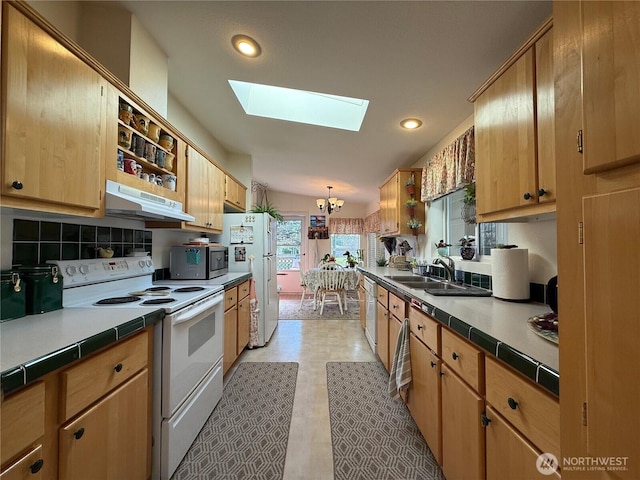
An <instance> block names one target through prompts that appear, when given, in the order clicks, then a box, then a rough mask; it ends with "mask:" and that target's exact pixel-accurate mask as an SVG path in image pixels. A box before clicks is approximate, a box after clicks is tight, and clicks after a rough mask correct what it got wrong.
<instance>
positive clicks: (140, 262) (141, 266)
mask: <svg viewBox="0 0 640 480" xmlns="http://www.w3.org/2000/svg"><path fill="white" fill-rule="evenodd" d="M138 265H140V268H144V260H139V261H138Z"/></svg>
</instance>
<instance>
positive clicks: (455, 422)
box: [442, 363, 506, 480]
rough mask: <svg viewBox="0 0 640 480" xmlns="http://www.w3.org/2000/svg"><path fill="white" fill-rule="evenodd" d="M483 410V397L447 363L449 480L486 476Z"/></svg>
mask: <svg viewBox="0 0 640 480" xmlns="http://www.w3.org/2000/svg"><path fill="white" fill-rule="evenodd" d="M483 411H484V400H483V399H482V397H481V396H480V395H478V394H477V393H476V392H474V391H473V390H472V389H471V388H469V387H468V386H467V385H465V383H464V382H463V381H462V380H460V378H458V376H457V375H455V374H454V373H453V371H452V370H451V369H449V368H448V367H447V365H446V364H445V363H443V364H442V418H443V421H442V470H443V472H444V476H445V477H446V478H447V480H467V479H470V478H473V479H477V480H482V479H484V475H485V470H484V466H485V462H484V456H485V444H484V442H485V440H484V430H483V428H482V424H481V423H480V416H481V415H482V412H483ZM505 478H506V477H505Z"/></svg>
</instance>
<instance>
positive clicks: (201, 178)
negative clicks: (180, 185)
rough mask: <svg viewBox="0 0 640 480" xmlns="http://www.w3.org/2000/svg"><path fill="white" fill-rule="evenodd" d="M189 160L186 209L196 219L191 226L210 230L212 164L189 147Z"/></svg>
mask: <svg viewBox="0 0 640 480" xmlns="http://www.w3.org/2000/svg"><path fill="white" fill-rule="evenodd" d="M188 153H189V155H188V158H187V196H186V200H187V201H186V205H187V207H186V209H187V212H188V213H189V214H190V215H193V216H194V217H195V220H194V221H193V222H189V224H190V225H197V226H199V227H205V228H209V224H210V223H211V222H210V220H209V186H208V181H207V180H208V178H209V165H211V163H210V162H209V161H208V160H207V159H206V158H204V157H203V156H202V155H200V153H198V151H197V150H196V149H194V148H191V146H189V151H188Z"/></svg>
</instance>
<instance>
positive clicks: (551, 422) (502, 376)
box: [486, 358, 560, 458]
mask: <svg viewBox="0 0 640 480" xmlns="http://www.w3.org/2000/svg"><path fill="white" fill-rule="evenodd" d="M486 380H487V395H486V399H487V403H490V404H491V405H492V406H493V408H495V409H496V410H497V411H498V413H500V415H502V416H503V417H504V418H505V419H506V420H507V421H508V422H510V423H511V424H512V425H513V426H514V427H515V428H517V429H518V430H520V432H522V434H523V435H524V436H525V437H527V438H528V439H529V440H530V441H531V443H533V444H534V445H535V446H536V447H538V448H539V449H540V450H541V451H542V452H549V453H553V454H554V455H555V456H556V457H558V458H560V405H559V403H558V401H557V399H556V398H555V397H553V396H552V395H549V394H548V393H545V392H544V391H542V390H541V389H540V388H538V387H536V386H535V385H534V384H533V383H531V381H529V380H527V379H525V378H524V377H522V376H521V375H520V374H517V373H515V372H514V371H512V370H511V369H510V368H508V367H506V366H505V365H503V364H501V363H500V362H499V361H498V360H496V359H494V358H487V360H486Z"/></svg>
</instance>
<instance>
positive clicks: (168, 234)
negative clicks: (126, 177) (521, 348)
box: [2, 5, 637, 456]
mask: <svg viewBox="0 0 640 480" xmlns="http://www.w3.org/2000/svg"><path fill="white" fill-rule="evenodd" d="M554 8H555V6H554ZM558 8H559V9H560V10H559V13H560V14H561V16H560V17H559V19H560V20H561V21H564V22H567V23H566V24H565V23H561V25H562V26H563V28H566V30H561V31H563V32H564V31H567V32H571V31H572V30H570V28H569V27H574V25H572V24H571V21H570V19H571V13H575V12H572V11H571V10H570V8H571V5H569V6H564V7H558ZM567 12H568V13H567ZM562 15H564V16H562ZM557 22H558V18H556V19H555V20H554V29H555V28H556V27H557V26H558V23H557ZM568 44H569V45H572V44H571V43H570V42H569V43H568ZM562 45H564V44H562ZM567 48H568V47H567ZM569 58H571V57H569ZM564 72H565V75H566V79H565V78H564V77H562V79H563V81H565V82H566V83H567V88H574V86H575V83H571V82H575V76H572V75H574V71H573V70H571V65H570V64H569V61H568V60H567V65H565V70H564ZM556 75H558V73H557V72H556ZM563 98H564V97H563ZM578 98H579V97H578ZM565 101H568V100H565ZM181 113H182V114H183V115H184V114H186V112H181ZM562 121H564V122H567V123H568V124H570V125H571V128H569V127H567V131H573V130H577V129H575V128H573V126H574V124H571V122H575V121H576V120H575V119H573V118H568V117H567V118H564V117H562ZM468 122H469V120H468V119H467V123H466V124H465V123H464V122H462V123H461V126H460V128H459V130H457V131H456V129H454V131H453V132H452V133H451V135H450V136H451V137H452V138H455V137H457V136H458V135H459V134H460V133H461V132H462V131H464V130H465V128H464V127H466V126H468V125H469V123H468ZM556 129H558V125H556ZM193 131H194V132H196V133H195V134H194V133H192V132H191V131H190V132H189V135H190V136H193V138H195V139H197V140H199V138H200V136H199V135H198V134H197V131H198V127H197V126H196V127H195V128H194V130H193ZM444 137H446V135H442V136H440V137H439V138H443V139H444ZM449 141H450V140H449ZM449 141H444V140H443V142H442V143H443V144H446V143H449ZM208 143H210V142H202V143H201V142H199V141H198V142H197V144H199V145H203V146H204V145H205V144H208ZM572 143H573V138H572ZM572 146H573V145H572ZM203 148H204V147H203ZM439 148H440V149H441V148H442V146H440V147H439ZM560 148H564V149H565V150H566V151H563V153H565V154H566V156H569V155H570V154H571V155H572V156H575V155H576V153H575V152H573V151H571V150H570V149H569V148H568V147H567V146H566V145H565V144H564V143H561V144H560V145H559V146H557V149H560ZM219 149H221V147H220V146H219V145H213V147H212V148H207V151H208V152H217V151H218V150H219ZM434 150H436V151H437V150H438V147H437V146H436V147H434ZM587 151H588V150H587ZM220 156H221V157H222V158H224V157H226V155H220ZM233 157H234V160H237V164H239V167H237V166H236V162H235V161H234V162H233V165H234V168H238V169H237V170H235V169H234V175H235V176H237V178H240V179H243V181H242V182H240V183H245V184H247V185H250V179H251V174H248V171H249V170H250V167H249V164H250V160H249V159H248V158H247V156H243V155H233ZM216 158H218V157H217V156H216ZM592 158H593V157H592ZM621 158H622V160H621V161H619V162H612V165H613V167H611V168H608V167H607V166H606V165H595V166H588V167H587V168H586V169H585V173H588V174H590V175H592V177H589V178H596V177H597V178H598V179H600V178H602V182H601V183H602V185H599V186H598V187H595V186H593V185H591V184H588V182H586V180H585V185H583V186H576V185H575V184H574V183H573V182H571V181H567V179H568V178H571V177H568V176H569V175H570V174H571V173H572V172H567V171H564V170H562V171H559V172H558V175H559V179H562V178H564V179H565V182H564V183H563V182H562V181H558V194H560V193H561V192H562V188H568V189H570V191H569V192H568V194H569V195H571V198H574V197H575V195H576V192H579V191H584V192H591V193H606V192H607V190H606V188H607V187H606V185H607V184H611V182H614V181H618V182H619V184H622V185H623V187H625V188H627V189H628V188H631V187H633V186H634V185H635V184H634V183H633V178H634V176H633V175H634V172H635V170H634V168H635V167H634V166H633V165H630V166H629V165H627V164H629V163H630V160H627V158H631V156H630V155H628V154H624V152H623V154H621ZM421 160H422V159H421ZM596 161H597V160H596ZM423 163H424V162H423V161H419V162H417V163H416V166H418V164H419V166H422V164H423ZM576 163H577V164H581V161H580V157H578V162H576ZM229 168H231V167H229ZM394 168H395V167H394ZM392 170H393V169H392V168H391V169H389V173H390V172H391V171H392ZM608 170H611V173H607V171H608ZM594 172H595V175H594ZM561 174H562V175H565V177H561ZM620 174H622V175H620ZM636 178H637V177H636ZM379 183H380V180H378V181H377V182H375V183H374V185H376V186H377V185H378V184H379ZM609 188H611V189H612V190H617V189H618V188H619V187H609ZM580 189H582V190H580ZM589 189H591V190H589ZM630 198H632V197H630ZM270 200H271V201H272V203H274V204H276V205H278V206H279V207H280V208H281V209H282V210H283V211H287V210H290V211H293V210H299V206H300V205H305V204H310V207H309V209H308V210H309V211H310V212H311V211H313V209H314V205H313V204H314V200H313V198H308V197H307V198H304V199H300V198H295V197H294V198H291V199H290V201H289V203H287V202H286V201H284V199H282V197H281V194H279V193H277V192H276V191H274V192H273V193H272V192H270ZM296 201H298V203H296ZM632 201H633V200H632ZM303 202H304V203H303ZM357 203H358V202H357V201H355V200H354V201H353V202H350V204H351V205H354V209H353V210H351V211H350V212H349V213H348V214H347V213H345V212H338V213H336V215H341V216H349V217H351V216H361V217H364V216H366V215H368V214H369V213H371V212H372V211H373V209H371V208H370V207H369V206H365V205H363V206H362V207H361V212H358V211H357V210H356V209H355V205H356V204H357ZM289 205H297V206H298V208H293V207H290V206H289ZM570 205H572V207H571V209H568V210H564V211H563V210H561V209H558V217H559V220H560V219H562V218H563V217H562V215H568V216H572V217H571V218H569V219H568V220H567V221H566V222H560V221H559V222H558V226H559V228H558V230H559V232H560V233H561V234H560V235H558V242H559V244H558V249H559V250H558V253H559V254H558V255H557V258H558V270H559V273H560V276H561V277H562V272H563V262H562V260H563V259H564V260H565V261H567V259H573V260H572V262H571V264H568V265H564V269H566V270H565V271H566V272H567V273H566V276H567V278H572V277H573V275H574V272H573V270H574V268H575V265H582V261H581V260H580V259H578V260H576V257H575V256H576V255H577V252H576V250H577V249H576V246H575V245H573V243H571V240H573V239H575V237H576V230H577V229H578V227H577V226H576V225H577V223H578V222H577V221H575V220H576V219H575V218H573V217H575V216H576V215H577V213H576V212H577V210H575V209H576V208H579V207H576V205H575V204H573V203H571V204H570ZM16 218H18V219H27V220H29V219H33V220H34V221H40V220H42V221H47V222H51V221H52V220H51V218H50V217H47V216H41V215H38V214H32V213H26V214H23V212H17V213H16V210H13V211H7V210H6V209H3V215H2V222H3V224H2V262H3V268H5V267H8V266H10V264H11V260H9V261H7V260H6V259H11V258H12V255H13V251H12V244H11V243H12V239H13V234H12V231H13V219H16ZM601 221H603V220H601ZM65 222H66V221H65ZM54 223H55V222H54ZM636 223H637V222H636ZM77 224H79V225H80V226H85V225H86V226H92V225H93V226H95V227H96V228H100V227H103V228H104V227H111V228H121V229H126V230H132V231H136V230H138V231H141V232H142V231H145V230H146V229H145V228H144V227H143V226H142V224H141V223H140V222H136V221H123V220H114V219H105V220H102V219H90V218H82V219H81V220H77ZM631 224H633V222H631ZM518 225H519V226H518V227H516V229H515V231H516V232H517V231H518V230H519V229H521V230H520V231H521V232H522V233H520V234H519V235H520V238H519V239H517V240H514V239H513V238H512V237H511V235H512V230H511V229H510V237H509V238H510V242H513V243H517V244H523V245H524V244H526V245H527V246H530V245H533V247H531V248H540V249H541V250H544V254H543V255H540V258H541V259H542V261H541V263H542V266H541V268H540V269H538V268H533V269H532V270H533V272H534V278H532V281H533V282H534V283H539V284H543V283H545V282H546V280H548V278H549V276H550V275H549V274H548V273H549V271H551V270H553V266H554V263H555V262H554V261H553V259H554V256H555V255H554V251H555V247H548V243H547V242H545V239H548V238H553V237H555V235H554V234H555V231H554V230H555V229H554V226H553V222H549V221H545V220H542V221H541V222H539V223H538V224H536V222H533V223H531V224H530V225H527V226H521V225H526V224H518ZM541 225H542V227H541ZM614 228H620V227H615V225H614ZM620 231H623V229H620ZM98 234H99V232H98ZM516 235H518V234H516ZM536 235H539V240H540V242H539V244H540V247H537V246H536V245H537V244H538V242H536V241H532V240H531V239H532V238H536V237H535V236H536ZM585 235H586V236H587V238H588V239H589V238H591V237H589V236H588V235H589V230H588V229H586V230H585ZM193 236H194V235H193V232H176V231H169V230H161V229H154V230H153V239H152V241H151V252H152V256H153V259H154V263H157V267H158V268H167V267H168V250H169V247H170V246H171V245H172V244H175V243H182V242H184V241H187V240H188V239H189V238H192V237H193ZM27 238H29V237H27ZM520 239H523V240H522V241H520ZM524 239H526V241H525V240H524ZM434 241H437V240H436V238H428V241H424V242H422V245H423V247H424V246H426V245H431V244H433V243H434ZM603 241H606V240H603ZM43 242H46V239H40V238H38V239H36V240H34V239H31V240H30V241H27V240H25V243H28V244H30V245H28V246H27V247H25V251H26V252H28V251H29V250H28V249H29V248H33V244H34V243H35V244H39V243H43ZM86 243H87V244H92V242H91V241H87V242H86ZM120 243H121V244H122V245H124V244H126V243H128V242H124V241H121V242H120ZM131 243H134V244H135V242H133V241H131ZM146 244H147V242H145V241H144V234H143V241H142V242H141V245H142V248H143V249H144V248H146V246H147V245H146ZM68 248H77V249H78V251H80V249H81V248H82V242H80V241H78V242H77V245H76V246H75V247H68ZM549 248H551V255H549V251H548V249H549ZM612 255H613V254H612ZM425 256H427V255H426V254H425ZM549 258H551V261H549V260H548V259H549ZM635 260H637V259H634V261H635ZM621 261H623V263H626V262H628V260H627V261H626V262H625V261H624V260H621ZM587 267H588V268H589V269H592V268H595V266H594V265H591V264H588V265H586V267H585V268H587ZM473 268H476V267H475V266H474V267H473ZM477 268H485V267H482V266H481V265H478V266H477ZM590 271H592V270H590ZM596 271H597V272H598V275H603V274H604V273H603V272H607V271H609V270H608V267H607V265H598V270H596ZM536 272H539V273H536ZM474 273H475V272H474ZM478 273H486V271H485V272H478ZM611 275H612V276H613V274H611ZM612 278H615V277H612ZM581 284H582V282H576V285H581ZM633 285H636V284H634V283H633V282H630V284H629V285H626V286H625V288H629V289H631V288H632V287H633ZM563 288H567V289H569V288H570V287H568V286H567V287H561V289H560V292H561V294H560V295H561V298H562V295H563V293H562V292H563V290H562V289H563ZM590 288H596V287H595V286H592V287H590ZM565 291H566V290H565ZM629 291H631V290H629ZM597 292H598V295H604V294H605V293H607V292H603V291H602V290H601V289H600V288H599V287H598V290H597ZM622 293H624V291H622V290H620V291H614V292H608V293H607V294H610V295H611V298H619V295H621V294H622ZM568 298H570V301H571V302H572V303H571V305H572V307H573V308H572V309H571V310H572V311H577V312H579V311H583V309H584V307H582V306H581V305H582V304H583V303H584V298H583V297H580V295H578V293H576V292H575V291H574V293H573V294H572V295H571V296H570V297H568ZM581 298H582V303H581V302H580V299H581ZM593 298H599V297H598V296H596V297H593ZM627 298H632V295H629V296H627ZM588 300H589V301H591V299H588ZM617 303H618V304H619V306H618V307H616V308H619V309H621V311H620V312H619V313H621V314H626V315H623V317H625V316H628V314H629V311H628V310H624V308H627V309H628V308H630V307H628V305H629V302H628V300H625V301H621V302H617ZM625 305H627V307H625ZM598 313H599V314H600V315H605V316H606V317H608V316H610V315H611V313H609V312H601V311H598ZM631 315H632V316H633V314H631ZM577 323H579V322H577ZM577 323H576V325H573V324H572V323H570V324H568V328H576V329H578V326H577ZM603 323H606V322H603ZM601 328H604V327H601ZM629 328H633V327H631V326H630V327H629ZM636 329H637V328H636ZM634 331H635V330H634ZM576 335H578V337H577V338H582V339H585V334H584V332H583V333H580V330H579V329H578V330H576ZM581 343H582V344H586V343H587V342H586V340H584V341H582V342H581ZM623 350H624V354H625V355H628V354H630V352H629V351H627V350H626V349H623ZM563 352H567V353H566V355H568V356H569V357H568V360H569V363H568V365H573V364H574V361H575V359H576V358H580V356H579V352H577V351H572V350H561V355H563V354H564V353H563ZM571 355H573V356H571ZM572 360H573V361H572ZM560 363H561V364H562V358H561V361H560ZM578 364H579V365H582V363H581V362H578ZM569 368H571V367H569ZM582 368H585V367H581V366H577V367H576V369H577V370H578V372H581V373H580V374H579V375H576V378H575V379H573V378H572V376H571V375H568V376H567V377H563V378H567V380H566V381H567V382H568V384H567V385H568V386H567V387H566V388H565V387H563V392H567V396H566V397H565V396H563V397H562V399H561V404H562V405H563V402H566V403H567V405H566V407H564V405H563V406H562V407H561V408H566V411H567V412H574V413H575V412H576V405H582V403H583V402H584V400H580V401H578V397H579V396H580V392H581V389H582V388H584V387H580V385H581V383H580V378H586V375H587V371H586V368H585V370H584V371H582V370H581V369H582ZM618 368H619V365H616V369H618ZM563 372H564V370H563ZM636 373H637V372H636ZM628 374H629V375H634V370H633V369H631V370H629V372H628ZM563 381H564V380H563ZM572 386H573V388H572ZM616 388H618V387H617V386H616ZM587 393H588V394H589V395H591V394H592V392H591V391H589V392H587ZM590 405H591V403H590ZM590 408H591V407H590ZM604 408H606V407H604ZM578 410H579V409H578ZM575 415H577V413H576V414H575ZM575 415H571V414H567V415H566V416H563V421H565V420H564V419H565V418H566V422H567V425H566V427H565V428H566V431H568V432H574V434H575V435H574V437H573V438H581V436H580V435H579V434H578V433H576V432H579V431H580V429H581V428H583V427H579V426H578V422H576V421H575V420H576V419H575ZM580 415H582V413H580ZM621 422H622V423H619V425H625V424H626V423H625V422H624V421H622V420H621ZM579 424H580V425H582V422H581V421H580V423H579ZM599 428H605V426H599ZM567 438H569V437H567ZM563 439H564V435H563ZM567 442H568V443H567V448H566V449H565V448H563V455H565V456H569V454H568V453H565V452H572V453H571V456H574V454H575V456H579V453H576V452H580V451H581V450H580V448H581V447H580V445H576V444H574V443H572V441H571V440H567ZM578 443H579V442H578ZM572 449H575V450H572ZM612 454H613V453H612Z"/></svg>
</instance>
